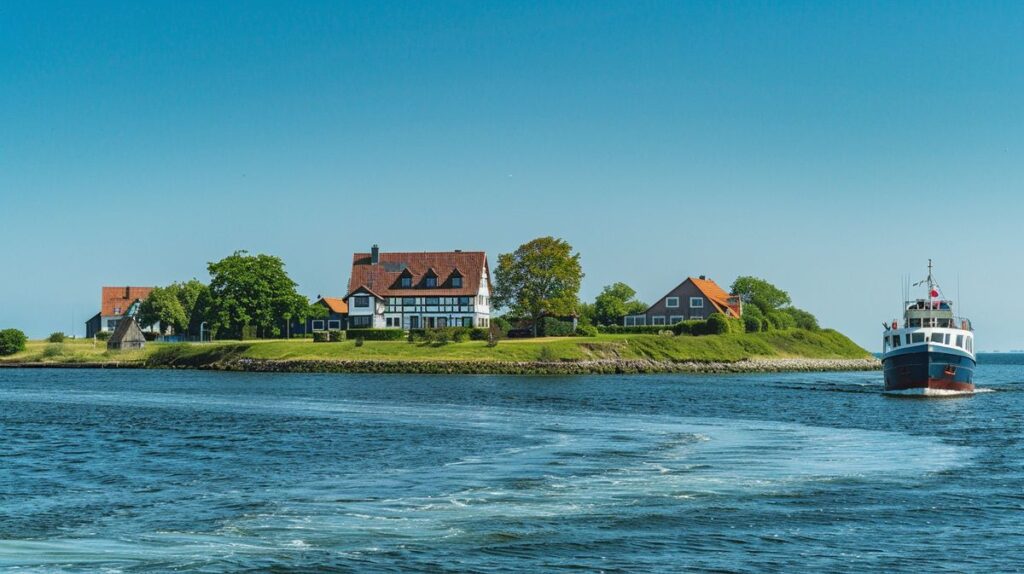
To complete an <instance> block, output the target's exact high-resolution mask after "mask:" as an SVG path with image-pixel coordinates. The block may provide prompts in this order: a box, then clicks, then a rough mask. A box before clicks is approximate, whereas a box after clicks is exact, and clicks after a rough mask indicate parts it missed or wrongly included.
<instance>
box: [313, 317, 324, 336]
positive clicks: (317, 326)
mask: <svg viewBox="0 0 1024 574" xmlns="http://www.w3.org/2000/svg"><path fill="white" fill-rule="evenodd" d="M323 330H324V320H323V319H313V332H314V333H315V332H317V331H323Z"/></svg>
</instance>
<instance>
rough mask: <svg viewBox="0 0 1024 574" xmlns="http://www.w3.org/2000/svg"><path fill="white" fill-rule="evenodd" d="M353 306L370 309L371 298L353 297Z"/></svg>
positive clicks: (364, 296) (363, 296)
mask: <svg viewBox="0 0 1024 574" xmlns="http://www.w3.org/2000/svg"><path fill="white" fill-rule="evenodd" d="M352 305H353V306H354V307H369V306H370V298H369V297H367V296H366V295H360V296H358V297H353V298H352Z"/></svg>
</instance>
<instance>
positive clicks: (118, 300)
mask: <svg viewBox="0 0 1024 574" xmlns="http://www.w3.org/2000/svg"><path fill="white" fill-rule="evenodd" d="M152 291H153V288H152V287H103V288H102V290H101V293H100V312H99V313H96V314H95V315H94V316H93V317H92V318H91V319H89V320H88V321H86V322H85V336H86V337H88V338H92V337H93V336H94V335H96V334H97V333H100V332H104V331H106V332H111V333H112V332H114V331H115V330H116V329H117V325H118V324H119V323H120V322H121V319H123V318H124V315H125V313H127V312H128V309H130V308H131V306H132V304H133V303H135V302H139V303H142V302H143V301H145V300H146V298H147V297H149V294H150V293H151V292H152ZM143 330H144V331H149V332H153V333H159V332H160V325H159V324H156V325H153V326H150V327H147V328H146V329H143Z"/></svg>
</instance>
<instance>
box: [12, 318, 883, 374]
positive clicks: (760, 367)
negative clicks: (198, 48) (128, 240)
mask: <svg viewBox="0 0 1024 574" xmlns="http://www.w3.org/2000/svg"><path fill="white" fill-rule="evenodd" d="M0 366H6V367H95V368H191V369H217V370H235V371H262V372H267V371H272V372H389V373H465V374H473V373H478V374H549V373H550V374H575V373H579V374H589V373H594V374H597V373H658V372H779V371H806V370H818V371H821V370H866V369H877V368H878V366H877V361H876V360H874V359H873V358H872V357H871V356H870V355H869V354H868V352H867V351H865V350H864V349H862V348H860V347H859V346H857V345H856V344H855V343H853V342H852V341H850V339H848V338H847V337H845V336H844V335H842V334H840V333H838V332H836V331H832V330H824V331H814V332H811V331H803V330H799V329H791V330H786V331H770V332H767V333H748V334H726V335H707V336H701V337H692V336H677V337H669V336H660V335H600V336H598V337H564V338H547V339H517V340H507V341H501V342H500V343H499V344H498V345H497V346H496V347H488V346H487V344H486V343H485V342H481V341H468V342H464V343H449V344H445V345H430V344H423V343H408V342H404V341H366V342H365V343H364V344H363V345H362V346H357V345H356V343H355V342H354V341H342V342H337V343H313V342H312V341H310V340H270V341H223V342H214V343H206V344H187V343H168V344H161V343H151V344H149V345H147V347H146V348H145V349H143V350H140V351H124V352H110V351H107V350H106V347H105V346H104V345H103V344H102V343H97V344H95V345H94V344H93V342H92V341H91V340H84V341H83V340H77V341H69V342H65V343H63V344H53V343H46V342H45V341H32V342H30V343H29V345H28V348H27V349H26V350H25V351H23V352H21V353H18V354H15V355H11V356H9V357H3V358H2V359H0Z"/></svg>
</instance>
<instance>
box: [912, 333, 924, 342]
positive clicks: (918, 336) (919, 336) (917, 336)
mask: <svg viewBox="0 0 1024 574" xmlns="http://www.w3.org/2000/svg"><path fill="white" fill-rule="evenodd" d="M910 341H911V342H913V343H924V333H913V334H911V336H910Z"/></svg>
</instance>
